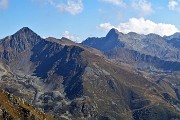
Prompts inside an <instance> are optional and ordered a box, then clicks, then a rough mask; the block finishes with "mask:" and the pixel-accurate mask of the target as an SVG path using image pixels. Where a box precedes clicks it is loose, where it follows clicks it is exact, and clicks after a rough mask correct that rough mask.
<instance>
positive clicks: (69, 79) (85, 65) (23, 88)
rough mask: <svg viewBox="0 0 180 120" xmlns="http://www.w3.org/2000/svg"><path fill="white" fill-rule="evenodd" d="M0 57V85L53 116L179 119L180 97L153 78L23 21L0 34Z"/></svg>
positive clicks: (71, 117) (91, 49) (120, 45)
mask: <svg viewBox="0 0 180 120" xmlns="http://www.w3.org/2000/svg"><path fill="white" fill-rule="evenodd" d="M109 37H110V38H111V37H112V38H114V37H115V38H116V36H109ZM110 38H109V39H110ZM115 42H117V40H115ZM107 45H108V44H106V47H107ZM111 47H112V46H110V47H109V48H108V49H110V48H111ZM117 47H124V43H120V44H117ZM112 48H113V47H112ZM0 57H1V59H0V60H1V61H0V78H1V79H0V88H1V89H4V90H5V91H8V92H9V93H13V94H14V95H16V96H18V97H20V98H23V99H24V100H25V102H27V103H29V104H32V105H33V106H34V107H36V108H37V109H39V110H42V111H44V112H46V113H51V114H53V115H54V116H55V119H60V120H61V119H99V120H104V119H117V120H119V119H123V120H132V119H135V120H139V119H146V120H152V119H159V120H161V119H163V120H170V119H180V114H179V105H180V101H179V100H178V99H177V98H176V97H175V96H176V95H174V94H172V92H171V91H170V90H166V88H165V86H164V87H162V86H161V85H159V84H156V82H154V81H153V80H155V79H157V78H153V77H151V74H142V72H139V71H136V69H133V68H132V67H130V66H127V65H125V64H121V65H119V64H116V63H115V62H113V61H112V60H110V59H107V58H105V57H104V56H103V55H102V53H101V52H100V51H98V50H96V49H93V48H89V47H84V46H82V45H80V44H76V43H73V42H71V41H70V40H68V39H66V38H62V39H55V38H47V39H42V38H41V37H40V36H38V35H37V34H36V33H34V32H33V31H32V30H30V29H29V28H26V27H25V28H22V29H21V30H19V31H18V32H17V33H15V34H14V35H12V36H8V37H6V38H4V39H2V40H0ZM159 83H163V82H162V81H160V82H159ZM175 89H177V88H175ZM176 91H177V92H176V93H177V94H178V89H177V90H176Z"/></svg>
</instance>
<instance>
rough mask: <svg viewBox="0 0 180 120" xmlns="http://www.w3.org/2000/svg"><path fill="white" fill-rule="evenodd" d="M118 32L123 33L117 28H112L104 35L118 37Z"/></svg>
mask: <svg viewBox="0 0 180 120" xmlns="http://www.w3.org/2000/svg"><path fill="white" fill-rule="evenodd" d="M120 34H123V33H121V32H119V31H118V30H117V29H115V28H112V29H111V30H110V31H109V32H108V34H107V35H106V37H107V38H112V37H113V38H114V37H115V38H118V36H119V35H120Z"/></svg>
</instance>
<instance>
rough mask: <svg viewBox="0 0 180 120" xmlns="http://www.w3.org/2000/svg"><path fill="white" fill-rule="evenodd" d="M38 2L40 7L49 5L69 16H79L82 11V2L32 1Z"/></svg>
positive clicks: (70, 0)
mask: <svg viewBox="0 0 180 120" xmlns="http://www.w3.org/2000/svg"><path fill="white" fill-rule="evenodd" d="M33 1H35V2H37V1H38V2H40V4H42V5H50V6H52V7H54V8H56V9H57V10H59V11H60V12H61V13H63V12H67V13H69V14H71V15H76V14H79V13H80V12H82V11H83V8H84V5H83V0H33Z"/></svg>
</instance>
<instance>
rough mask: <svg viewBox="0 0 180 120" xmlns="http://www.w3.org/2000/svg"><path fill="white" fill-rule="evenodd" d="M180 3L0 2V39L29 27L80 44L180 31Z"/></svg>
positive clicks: (109, 0) (133, 0)
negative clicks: (115, 35)
mask: <svg viewBox="0 0 180 120" xmlns="http://www.w3.org/2000/svg"><path fill="white" fill-rule="evenodd" d="M179 19H180V0H0V39H2V38H4V37H6V36H8V35H12V34H14V33H15V32H16V31H18V30H19V29H21V28H22V27H29V28H30V29H32V30H33V31H34V32H36V33H37V34H39V35H40V36H41V37H43V38H46V37H56V38H61V37H67V38H69V39H71V40H73V41H76V42H81V41H82V40H85V39H86V38H88V37H102V36H105V35H106V34H107V32H108V31H109V30H110V29H111V28H116V29H117V30H119V31H120V32H123V33H128V32H137V33H139V34H149V33H156V34H159V35H161V36H164V35H172V34H173V33H175V32H179V31H180V22H179Z"/></svg>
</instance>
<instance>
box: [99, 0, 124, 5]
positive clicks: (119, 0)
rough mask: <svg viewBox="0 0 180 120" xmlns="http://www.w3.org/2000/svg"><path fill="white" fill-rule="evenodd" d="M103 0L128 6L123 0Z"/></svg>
mask: <svg viewBox="0 0 180 120" xmlns="http://www.w3.org/2000/svg"><path fill="white" fill-rule="evenodd" d="M101 1H103V2H107V3H110V4H113V5H117V6H126V4H125V3H124V2H123V0H101Z"/></svg>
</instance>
